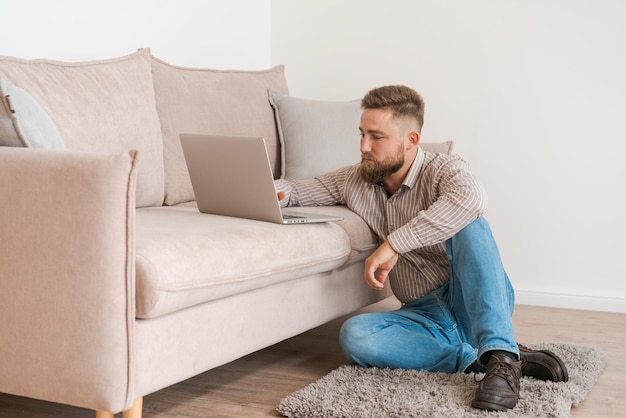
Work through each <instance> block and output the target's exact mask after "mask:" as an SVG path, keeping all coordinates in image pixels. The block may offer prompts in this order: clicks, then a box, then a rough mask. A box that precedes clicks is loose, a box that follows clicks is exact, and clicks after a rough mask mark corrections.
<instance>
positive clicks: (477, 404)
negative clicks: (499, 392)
mask: <svg viewBox="0 0 626 418" xmlns="http://www.w3.org/2000/svg"><path fill="white" fill-rule="evenodd" d="M472 407H474V408H477V409H482V410H484V411H510V410H511V409H513V408H507V407H506V406H502V405H497V404H493V403H491V402H482V401H473V402H472Z"/></svg>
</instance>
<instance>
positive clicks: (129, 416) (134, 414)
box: [122, 398, 143, 418]
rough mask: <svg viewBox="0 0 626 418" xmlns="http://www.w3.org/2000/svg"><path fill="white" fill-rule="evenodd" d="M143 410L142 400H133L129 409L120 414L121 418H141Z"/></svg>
mask: <svg viewBox="0 0 626 418" xmlns="http://www.w3.org/2000/svg"><path fill="white" fill-rule="evenodd" d="M142 410H143V398H137V399H135V403H134V404H133V406H131V408H130V409H127V410H126V411H124V413H123V414H122V417H123V418H141V412H142Z"/></svg>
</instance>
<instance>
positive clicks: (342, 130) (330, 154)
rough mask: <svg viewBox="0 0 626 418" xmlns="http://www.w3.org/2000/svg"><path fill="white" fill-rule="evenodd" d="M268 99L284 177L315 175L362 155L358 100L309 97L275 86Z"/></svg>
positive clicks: (359, 104)
mask: <svg viewBox="0 0 626 418" xmlns="http://www.w3.org/2000/svg"><path fill="white" fill-rule="evenodd" d="M269 100H270V104H271V105H272V107H273V108H274V115H275V117H276V124H277V126H278V139H279V140H280V145H281V161H282V167H281V168H282V170H281V178H286V179H290V180H297V179H305V178H313V177H315V176H317V175H320V174H323V173H326V172H329V171H332V170H334V169H337V168H341V167H344V166H347V165H351V164H356V163H358V162H359V160H360V159H361V157H360V154H359V121H360V119H361V102H360V101H359V100H354V101H346V102H339V101H337V102H332V101H322V100H307V99H301V98H297V97H291V96H289V95H286V94H282V93H279V92H277V91H274V90H270V91H269Z"/></svg>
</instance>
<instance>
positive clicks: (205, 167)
mask: <svg viewBox="0 0 626 418" xmlns="http://www.w3.org/2000/svg"><path fill="white" fill-rule="evenodd" d="M180 142H181V145H182V147H183V154H184V156H185V161H186V163H187V168H188V170H189V176H190V178H191V185H192V187H193V192H194V194H195V196H196V202H197V204H198V210H199V211H200V212H202V213H210V214H214V215H224V216H233V217H237V218H247V219H254V220H258V221H266V222H274V223H279V224H304V223H313V222H331V221H341V220H343V218H342V217H339V216H329V215H322V214H304V213H300V212H299V211H297V212H296V211H291V212H290V211H287V210H285V209H281V207H280V203H279V201H278V196H277V195H276V189H275V188H274V177H273V175H272V168H271V164H270V159H269V156H268V154H267V147H266V145H265V140H264V139H263V138H261V137H244V136H228V135H198V134H185V133H183V134H180Z"/></svg>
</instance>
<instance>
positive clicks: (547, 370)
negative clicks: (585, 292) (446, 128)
mask: <svg viewBox="0 0 626 418" xmlns="http://www.w3.org/2000/svg"><path fill="white" fill-rule="evenodd" d="M361 107H362V109H363V112H362V115H361V121H360V126H359V130H360V132H361V156H362V161H361V163H360V164H357V165H355V166H351V167H345V168H342V169H339V170H336V171H334V172H331V173H328V174H324V175H321V176H318V177H316V178H315V179H312V180H298V181H287V180H277V181H276V189H277V191H278V196H279V199H280V200H281V204H282V205H283V206H314V205H318V206H319V205H337V204H339V205H346V206H347V207H349V208H350V209H351V210H353V211H354V212H356V213H357V214H359V215H360V216H361V217H362V218H363V219H364V220H365V221H366V222H367V223H368V225H369V227H370V228H371V229H372V230H373V231H374V232H375V233H376V235H377V236H378V238H379V240H380V242H381V244H380V246H379V247H378V249H377V250H376V251H375V252H374V253H373V254H372V255H371V256H370V257H369V258H367V260H366V261H365V275H364V279H365V282H366V283H367V284H368V285H369V286H370V287H372V288H374V289H382V288H383V286H384V284H385V282H386V281H387V279H389V281H390V285H391V288H392V290H393V292H394V294H395V296H396V297H397V298H398V299H399V300H400V301H401V302H402V304H403V305H402V307H401V308H400V309H399V310H396V311H392V312H375V313H367V314H362V315H357V316H354V317H352V318H350V319H349V320H348V321H346V323H345V324H344V325H343V326H342V328H341V332H340V342H341V346H342V349H343V351H344V353H345V355H346V356H347V358H348V359H350V360H351V361H353V362H355V363H357V364H359V365H361V366H364V367H390V368H406V369H416V370H429V371H433V372H448V373H455V372H465V373H471V372H475V373H485V376H484V378H483V379H482V380H481V382H480V383H479V385H478V388H477V389H476V393H475V397H474V400H473V402H472V406H473V407H476V408H480V409H486V410H508V409H511V408H513V407H514V406H515V405H516V403H517V401H518V399H519V380H520V378H521V377H522V376H532V377H535V378H539V379H542V380H552V381H555V382H561V381H567V379H568V375H567V370H566V368H565V365H564V364H563V362H562V361H561V360H560V359H559V358H558V357H557V356H556V355H555V354H553V353H551V352H548V351H533V350H529V349H527V348H524V347H521V346H518V344H517V343H516V342H515V338H514V331H513V325H512V322H511V315H512V312H513V305H514V292H513V288H512V286H511V284H510V282H509V279H508V277H507V274H506V272H505V271H504V268H503V266H502V262H501V260H500V255H499V252H498V248H497V246H496V243H495V240H494V238H493V236H492V234H491V231H490V228H489V226H488V224H487V222H486V220H485V219H484V218H483V217H482V216H483V214H484V213H485V209H486V197H485V194H484V191H483V189H482V188H481V186H480V184H479V183H478V181H477V180H476V179H475V178H474V176H473V175H472V173H471V172H470V170H469V168H468V165H467V163H466V162H465V161H464V160H462V159H461V158H460V157H458V156H450V155H444V154H434V153H429V152H425V151H423V150H422V149H421V148H420V147H419V146H418V144H419V141H420V135H421V129H422V126H423V123H424V102H423V100H422V98H421V96H420V95H419V94H418V93H417V92H415V91H414V90H412V89H410V88H408V87H405V86H385V87H381V88H377V89H374V90H371V91H370V92H368V93H367V94H366V95H365V97H364V98H363V100H362V102H361ZM520 354H521V356H520Z"/></svg>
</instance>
